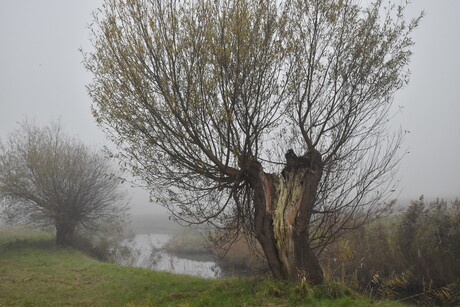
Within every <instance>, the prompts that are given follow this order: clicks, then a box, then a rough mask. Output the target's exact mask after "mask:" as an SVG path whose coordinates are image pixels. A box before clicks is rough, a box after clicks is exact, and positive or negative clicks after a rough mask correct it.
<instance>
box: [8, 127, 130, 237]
mask: <svg viewBox="0 0 460 307" xmlns="http://www.w3.org/2000/svg"><path fill="white" fill-rule="evenodd" d="M113 174H114V169H113V167H112V165H111V164H110V161H109V160H107V159H106V158H105V157H104V156H102V155H101V154H98V153H96V152H92V151H91V150H90V149H89V148H88V147H87V146H85V145H84V144H82V143H81V142H80V141H78V140H76V139H74V138H71V137H68V136H66V135H65V134H64V133H63V131H62V129H61V127H60V125H59V124H56V123H52V124H50V125H48V126H44V127H39V126H36V125H32V124H30V123H29V122H27V121H24V122H23V123H22V124H21V127H20V128H19V129H17V130H15V131H12V132H11V133H10V134H9V136H8V139H7V140H6V141H5V142H4V143H0V200H3V201H2V203H0V209H2V210H1V212H2V214H3V215H4V217H5V219H6V220H7V221H8V222H11V223H17V224H24V225H27V226H34V227H43V228H54V229H55V230H56V244H57V245H72V244H73V243H74V235H75V233H76V232H77V231H80V232H87V233H88V232H91V233H93V234H94V233H96V232H105V233H107V232H110V233H111V234H113V232H114V231H116V230H118V231H121V230H122V225H123V223H124V222H125V219H126V210H127V208H126V206H125V205H124V204H123V203H122V200H123V198H124V197H123V195H122V194H121V193H120V192H119V191H118V189H119V186H120V180H119V179H118V177H116V176H114V175H113Z"/></svg>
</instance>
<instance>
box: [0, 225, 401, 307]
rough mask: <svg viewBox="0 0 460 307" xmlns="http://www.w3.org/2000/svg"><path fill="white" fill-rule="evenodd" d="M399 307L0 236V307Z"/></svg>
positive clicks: (338, 291) (33, 236)
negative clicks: (127, 263) (126, 262)
mask: <svg viewBox="0 0 460 307" xmlns="http://www.w3.org/2000/svg"><path fill="white" fill-rule="evenodd" d="M299 305H309V306H403V305H402V304H399V303H396V302H389V301H379V302H376V301H372V300H371V299H369V298H365V297H361V296H359V295H357V294H355V293H352V292H351V291H350V290H347V289H346V288H345V287H343V286H340V285H334V284H327V285H324V286H321V287H310V286H308V285H306V284H287V283H280V282H277V281H274V280H271V279H263V278H252V279H247V278H232V279H220V280H212V279H202V278H196V277H190V276H183V275H174V274H169V273H164V272H154V271H150V270H146V269H139V268H131V267H122V266H117V265H113V264H109V263H103V262H99V261H97V260H94V259H92V258H89V257H88V256H86V255H84V254H82V253H81V252H79V251H76V250H74V249H71V248H58V247H56V246H54V242H53V238H52V235H50V234H43V233H28V232H23V231H19V230H14V229H11V228H5V227H2V228H0V306H299Z"/></svg>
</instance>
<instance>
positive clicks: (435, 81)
mask: <svg viewBox="0 0 460 307" xmlns="http://www.w3.org/2000/svg"><path fill="white" fill-rule="evenodd" d="M412 2H413V3H412V4H411V5H410V7H409V10H408V12H407V14H408V16H411V17H414V16H416V15H417V14H418V13H419V12H420V11H422V10H425V11H426V16H425V18H424V19H423V21H422V23H421V25H420V27H419V29H418V30H417V31H416V32H415V35H414V39H415V41H416V46H415V47H414V48H413V51H414V56H413V59H412V64H411V70H412V78H411V82H410V84H409V86H407V87H406V88H404V89H403V90H402V91H400V92H399V93H398V94H397V96H396V99H395V104H396V105H398V106H402V107H403V111H402V112H401V113H399V114H398V115H397V116H396V118H395V119H394V122H393V125H394V127H395V129H397V128H399V127H400V126H401V127H402V129H404V130H409V131H410V132H411V133H410V134H408V135H407V137H406V141H405V146H406V147H407V148H408V150H409V152H410V153H409V154H408V155H407V156H406V157H405V159H404V160H403V162H402V164H401V168H400V172H399V175H400V177H401V179H402V180H401V185H400V188H401V189H402V193H401V196H400V198H404V199H408V198H410V199H416V198H418V197H419V196H420V194H425V196H427V197H429V198H430V197H436V196H439V197H444V198H451V197H457V196H460V162H459V161H458V157H459V153H460V138H459V136H458V133H459V132H460V86H459V81H460V75H459V74H460V59H459V57H460V18H458V12H459V11H460V1H459V0H437V1H433V0H413V1H412ZM101 3H102V1H101V0H78V1H75V0H40V1H37V0H0V138H2V139H4V138H5V137H6V135H7V134H8V132H9V131H11V130H12V129H14V128H16V127H17V122H19V121H21V120H22V119H24V118H25V117H26V116H27V117H28V118H32V119H35V120H36V121H37V122H38V123H48V122H49V121H50V120H51V119H61V122H62V123H63V125H64V127H65V129H66V131H67V133H69V134H70V135H75V136H77V137H79V138H80V139H81V140H82V141H84V142H85V143H86V144H88V145H90V146H99V147H100V146H102V145H105V144H108V142H107V141H106V140H105V137H104V135H103V133H102V132H101V131H100V130H99V128H98V127H97V126H96V124H95V121H94V119H93V118H92V116H91V112H90V99H89V97H88V95H87V93H86V89H85V84H87V83H88V82H89V81H90V79H91V76H90V74H89V73H87V72H86V71H85V70H84V68H83V66H82V64H81V62H82V55H81V54H80V52H79V51H78V49H79V48H83V49H86V50H88V49H89V48H90V43H89V40H88V37H89V30H88V28H87V25H88V24H89V23H90V22H91V19H92V17H91V12H92V11H93V10H95V9H96V8H97V7H98V6H100V5H101ZM131 193H132V194H133V195H134V196H133V204H134V207H135V212H140V211H144V210H148V211H150V212H156V211H155V210H156V209H155V207H154V206H153V205H150V204H148V198H147V196H146V195H147V194H146V193H145V192H140V191H138V190H136V191H135V192H131Z"/></svg>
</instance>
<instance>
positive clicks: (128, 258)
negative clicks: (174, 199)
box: [114, 233, 222, 278]
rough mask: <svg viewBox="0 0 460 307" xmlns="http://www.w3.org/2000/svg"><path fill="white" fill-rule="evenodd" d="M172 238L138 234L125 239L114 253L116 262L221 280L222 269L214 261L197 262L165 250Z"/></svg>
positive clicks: (152, 234) (160, 235) (153, 234)
mask: <svg viewBox="0 0 460 307" xmlns="http://www.w3.org/2000/svg"><path fill="white" fill-rule="evenodd" d="M170 238H171V236H170V235H165V234H155V233H150V234H136V235H135V237H134V238H132V239H125V240H123V241H122V242H121V244H120V246H119V247H118V248H117V249H116V250H115V251H114V260H115V262H116V263H118V264H121V265H127V266H133V267H141V268H147V269H151V270H155V271H166V272H171V273H175V274H186V275H192V276H199V277H204V278H219V277H221V275H222V272H221V269H220V268H219V266H218V265H217V264H216V263H215V262H213V261H197V260H191V259H186V258H180V257H177V256H174V255H171V254H168V253H167V252H165V251H164V250H163V247H164V245H165V244H166V243H167V242H168V241H169V239H170Z"/></svg>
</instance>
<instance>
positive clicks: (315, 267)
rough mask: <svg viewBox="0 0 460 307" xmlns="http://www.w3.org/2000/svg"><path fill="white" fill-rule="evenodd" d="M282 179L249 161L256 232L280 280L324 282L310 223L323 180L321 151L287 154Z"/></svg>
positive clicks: (275, 275) (273, 270)
mask: <svg viewBox="0 0 460 307" xmlns="http://www.w3.org/2000/svg"><path fill="white" fill-rule="evenodd" d="M286 160H287V161H286V162H287V164H286V167H285V168H284V170H283V172H282V176H276V175H274V174H267V173H265V172H264V171H263V168H262V165H261V164H260V163H259V162H258V161H255V160H252V161H249V163H248V165H247V168H246V169H247V174H248V178H249V181H250V184H251V186H252V188H253V189H254V205H255V231H256V236H257V239H258V241H259V242H260V244H261V246H262V249H263V250H264V253H265V256H266V258H267V261H268V265H269V267H270V269H271V271H272V273H273V275H274V277H275V278H277V279H289V280H308V281H309V282H311V283H313V284H321V283H322V282H323V271H322V269H321V266H320V264H319V261H318V258H317V257H316V255H315V254H314V252H313V251H312V249H311V248H310V242H309V223H310V218H311V215H312V212H313V206H314V204H315V201H316V193H317V189H318V185H319V182H320V180H321V176H322V164H321V155H320V153H319V152H317V151H312V152H309V153H308V154H307V155H305V156H301V157H297V156H296V155H295V154H294V153H293V152H292V151H289V152H288V153H287V154H286Z"/></svg>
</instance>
